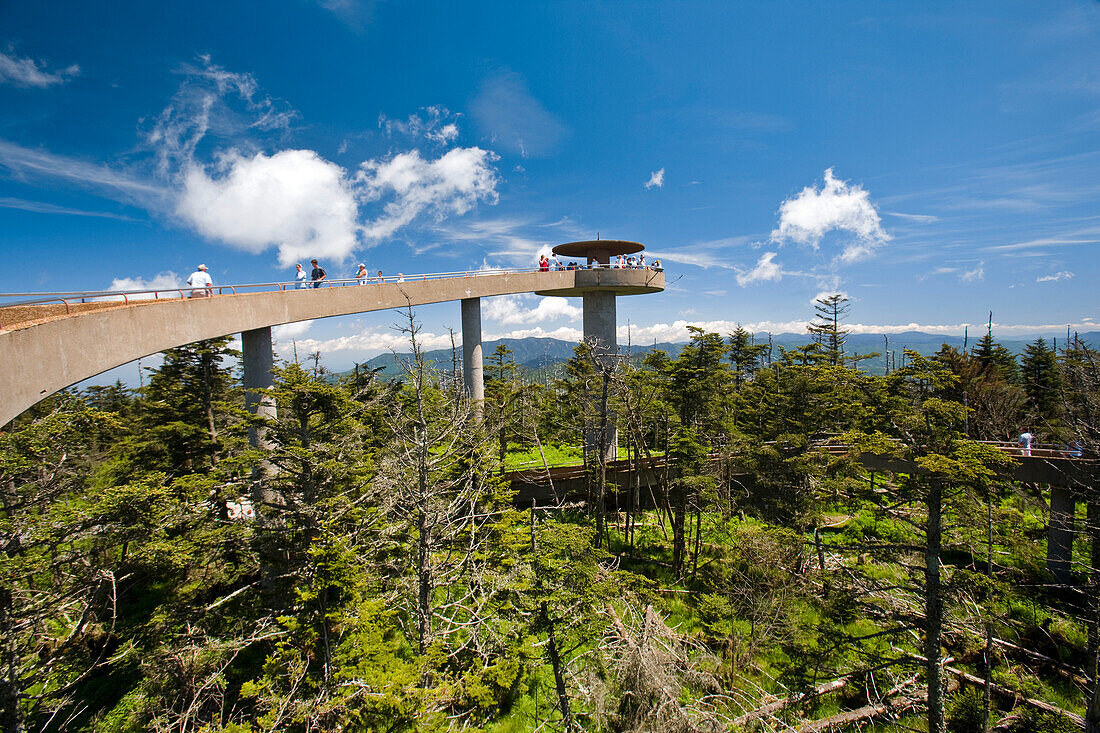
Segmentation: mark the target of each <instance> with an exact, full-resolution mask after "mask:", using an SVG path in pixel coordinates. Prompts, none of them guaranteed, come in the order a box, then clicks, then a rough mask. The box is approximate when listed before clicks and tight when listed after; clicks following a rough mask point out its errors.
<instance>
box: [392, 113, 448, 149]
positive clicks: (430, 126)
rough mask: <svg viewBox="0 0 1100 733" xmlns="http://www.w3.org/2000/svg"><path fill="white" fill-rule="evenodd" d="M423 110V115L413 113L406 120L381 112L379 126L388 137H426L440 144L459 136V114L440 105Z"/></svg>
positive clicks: (413, 138)
mask: <svg viewBox="0 0 1100 733" xmlns="http://www.w3.org/2000/svg"><path fill="white" fill-rule="evenodd" d="M421 112H423V114H422V115H421V114H411V115H409V116H408V117H407V118H406V119H404V120H396V119H393V118H391V117H387V116H386V115H385V114H380V115H378V127H379V129H381V130H382V131H383V132H384V133H385V135H386V137H394V136H402V137H407V138H410V139H412V140H420V139H424V140H428V141H429V142H433V143H437V144H439V145H446V144H447V143H449V142H452V141H454V140H455V139H456V138H457V137H458V132H459V130H458V118H459V115H458V114H456V113H454V112H451V111H450V110H448V109H447V108H446V107H441V106H439V105H432V106H429V107H423V108H421Z"/></svg>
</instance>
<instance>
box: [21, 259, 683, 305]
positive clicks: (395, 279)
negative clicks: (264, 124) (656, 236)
mask: <svg viewBox="0 0 1100 733" xmlns="http://www.w3.org/2000/svg"><path fill="white" fill-rule="evenodd" d="M565 269H581V270H588V269H615V268H612V267H609V266H607V265H594V266H593V267H591V268H590V267H581V268H557V269H552V270H540V269H539V268H537V267H516V268H494V269H484V270H459V271H455V272H431V273H420V274H411V275H405V274H403V273H399V274H397V275H383V276H381V277H379V276H378V275H372V276H369V277H366V278H363V279H356V278H336V279H327V278H326V279H325V280H322V281H320V282H319V283H318V282H314V281H312V280H300V281H299V280H293V281H287V282H268V283H246V284H241V285H213V286H211V287H210V288H203V287H194V288H193V287H191V286H190V285H186V284H183V285H178V286H175V287H170V288H145V289H142V290H89V291H62V292H52V293H0V308H3V307H10V306H26V305H43V304H48V303H64V304H65V306H66V308H68V306H69V304H70V303H93V302H104V301H121V302H124V303H129V302H130V301H138V300H160V299H169V298H182V297H185V296H186V295H187V294H188V293H190V292H191V291H192V290H210V291H212V292H213V293H215V294H217V295H238V294H243V293H253V292H265V291H280V290H281V291H286V290H315V289H316V290H320V289H324V288H329V287H346V286H370V285H383V284H384V285H392V284H395V283H404V282H420V281H424V280H453V279H455V278H463V277H478V276H482V275H507V274H511V273H517V274H518V273H530V272H560V271H563V270H565ZM633 269H652V268H648V267H646V268H633ZM659 271H663V268H661V270H659ZM315 286H318V287H315ZM17 298H22V299H23V300H15V299H17Z"/></svg>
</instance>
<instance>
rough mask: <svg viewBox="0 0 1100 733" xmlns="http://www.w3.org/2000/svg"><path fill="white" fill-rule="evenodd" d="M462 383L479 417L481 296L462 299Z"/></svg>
mask: <svg viewBox="0 0 1100 733" xmlns="http://www.w3.org/2000/svg"><path fill="white" fill-rule="evenodd" d="M462 384H463V386H464V387H465V389H466V394H467V395H468V396H469V398H470V404H471V407H472V408H473V411H474V414H475V415H477V416H478V417H481V407H482V404H483V403H484V402H485V374H484V371H483V365H482V354H481V298H463V299H462Z"/></svg>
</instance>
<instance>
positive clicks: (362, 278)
mask: <svg viewBox="0 0 1100 733" xmlns="http://www.w3.org/2000/svg"><path fill="white" fill-rule="evenodd" d="M367 277H368V275H367V266H366V265H364V264H363V263H362V262H360V263H359V271H358V272H356V273H355V279H356V280H358V281H359V284H360V285H366V284H367Z"/></svg>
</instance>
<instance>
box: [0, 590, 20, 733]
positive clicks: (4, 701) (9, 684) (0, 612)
mask: <svg viewBox="0 0 1100 733" xmlns="http://www.w3.org/2000/svg"><path fill="white" fill-rule="evenodd" d="M12 606H13V604H12V594H11V589H10V588H8V587H6V586H0V645H2V649H3V654H4V658H3V659H0V665H3V669H2V670H0V680H2V681H0V731H2V733H22V731H23V720H22V715H21V712H20V710H19V658H18V655H17V653H16V649H15V634H14V633H13V631H12V627H13V626H14V625H15V621H16V619H15V618H14V617H13V615H12Z"/></svg>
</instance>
